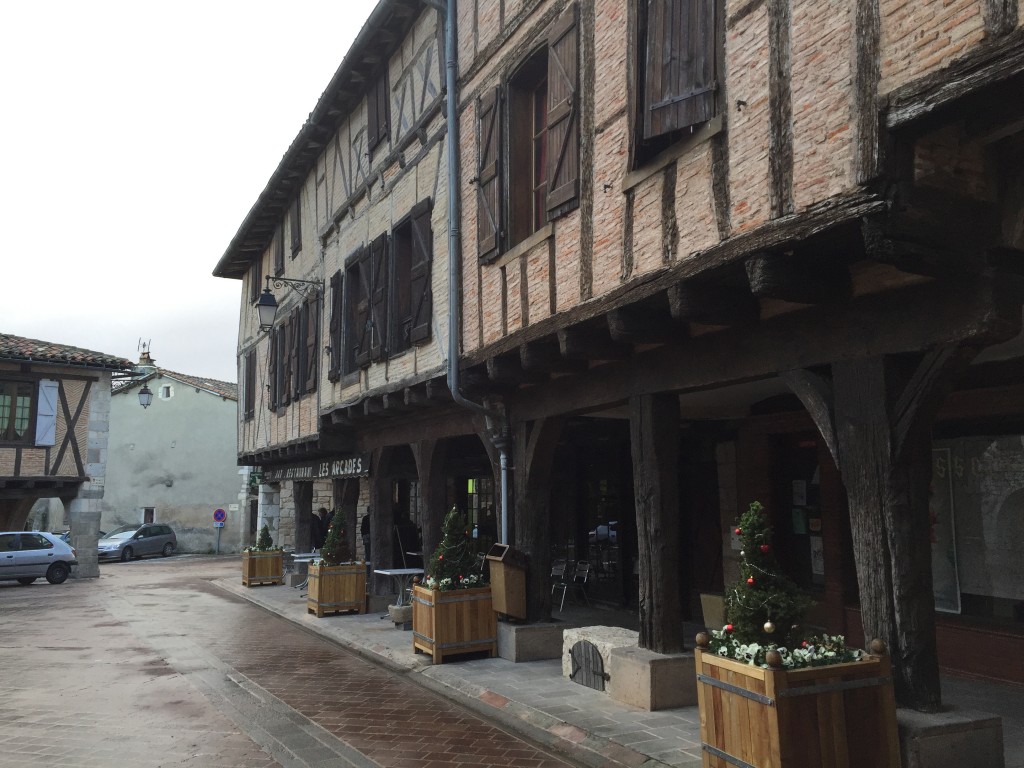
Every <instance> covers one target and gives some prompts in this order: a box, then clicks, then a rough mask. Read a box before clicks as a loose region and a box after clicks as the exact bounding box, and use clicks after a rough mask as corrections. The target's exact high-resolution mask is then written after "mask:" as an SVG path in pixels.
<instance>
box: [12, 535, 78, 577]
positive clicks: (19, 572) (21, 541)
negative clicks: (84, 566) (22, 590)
mask: <svg viewBox="0 0 1024 768" xmlns="http://www.w3.org/2000/svg"><path fill="white" fill-rule="evenodd" d="M77 558H78V554H77V553H76V552H75V550H74V549H73V548H72V547H71V546H70V545H69V544H65V543H64V542H63V541H61V540H60V538H58V537H57V536H54V535H53V534H52V533H41V532H40V531H3V532H0V580H3V581H8V580H15V581H17V582H18V583H19V584H24V585H26V586H27V585H29V584H31V583H32V582H33V581H35V580H36V579H39V578H45V579H46V580H47V581H48V582H50V583H51V584H63V583H64V582H65V581H66V580H67V578H68V576H69V575H71V566H73V565H78V559H77Z"/></svg>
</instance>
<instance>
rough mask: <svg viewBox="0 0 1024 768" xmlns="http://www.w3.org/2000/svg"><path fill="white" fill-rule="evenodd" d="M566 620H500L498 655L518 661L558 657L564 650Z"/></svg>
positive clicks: (508, 659) (507, 659)
mask: <svg viewBox="0 0 1024 768" xmlns="http://www.w3.org/2000/svg"><path fill="white" fill-rule="evenodd" d="M564 629H565V622H547V623H541V624H513V623H511V622H508V621H499V622H498V655H499V656H500V657H501V658H503V659H505V660H506V661H513V662H516V663H519V662H524V661H541V660H542V659H557V658H558V657H559V654H561V652H562V631H563V630H564Z"/></svg>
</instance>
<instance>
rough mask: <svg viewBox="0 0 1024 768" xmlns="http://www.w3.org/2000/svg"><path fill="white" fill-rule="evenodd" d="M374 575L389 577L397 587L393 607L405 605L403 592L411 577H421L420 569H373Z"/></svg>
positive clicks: (407, 586)
mask: <svg viewBox="0 0 1024 768" xmlns="http://www.w3.org/2000/svg"><path fill="white" fill-rule="evenodd" d="M373 572H374V573H377V574H380V575H381V576H390V577H391V578H393V579H394V580H395V584H396V585H398V600H397V601H396V602H395V605H405V592H406V590H408V589H409V585H410V584H411V583H412V577H413V576H422V575H423V569H422V568H374V569H373Z"/></svg>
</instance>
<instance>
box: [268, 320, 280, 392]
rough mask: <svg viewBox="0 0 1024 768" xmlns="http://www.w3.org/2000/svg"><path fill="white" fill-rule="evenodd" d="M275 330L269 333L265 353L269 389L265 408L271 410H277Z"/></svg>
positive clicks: (276, 335) (276, 334)
mask: <svg viewBox="0 0 1024 768" xmlns="http://www.w3.org/2000/svg"><path fill="white" fill-rule="evenodd" d="M277 337H278V333H277V329H274V330H273V331H271V333H270V344H269V349H268V351H267V386H268V387H269V389H270V391H269V393H268V394H269V395H270V397H269V400H270V402H269V403H267V407H268V408H269V409H270V410H272V411H276V410H277V384H278V381H277Z"/></svg>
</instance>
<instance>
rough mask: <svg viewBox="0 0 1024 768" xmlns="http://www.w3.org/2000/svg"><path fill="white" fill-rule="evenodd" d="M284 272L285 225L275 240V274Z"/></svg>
mask: <svg viewBox="0 0 1024 768" xmlns="http://www.w3.org/2000/svg"><path fill="white" fill-rule="evenodd" d="M282 272H284V227H283V226H282V227H281V229H280V231H278V233H277V238H276V239H275V240H274V274H275V275H280V274H281V273H282Z"/></svg>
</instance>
